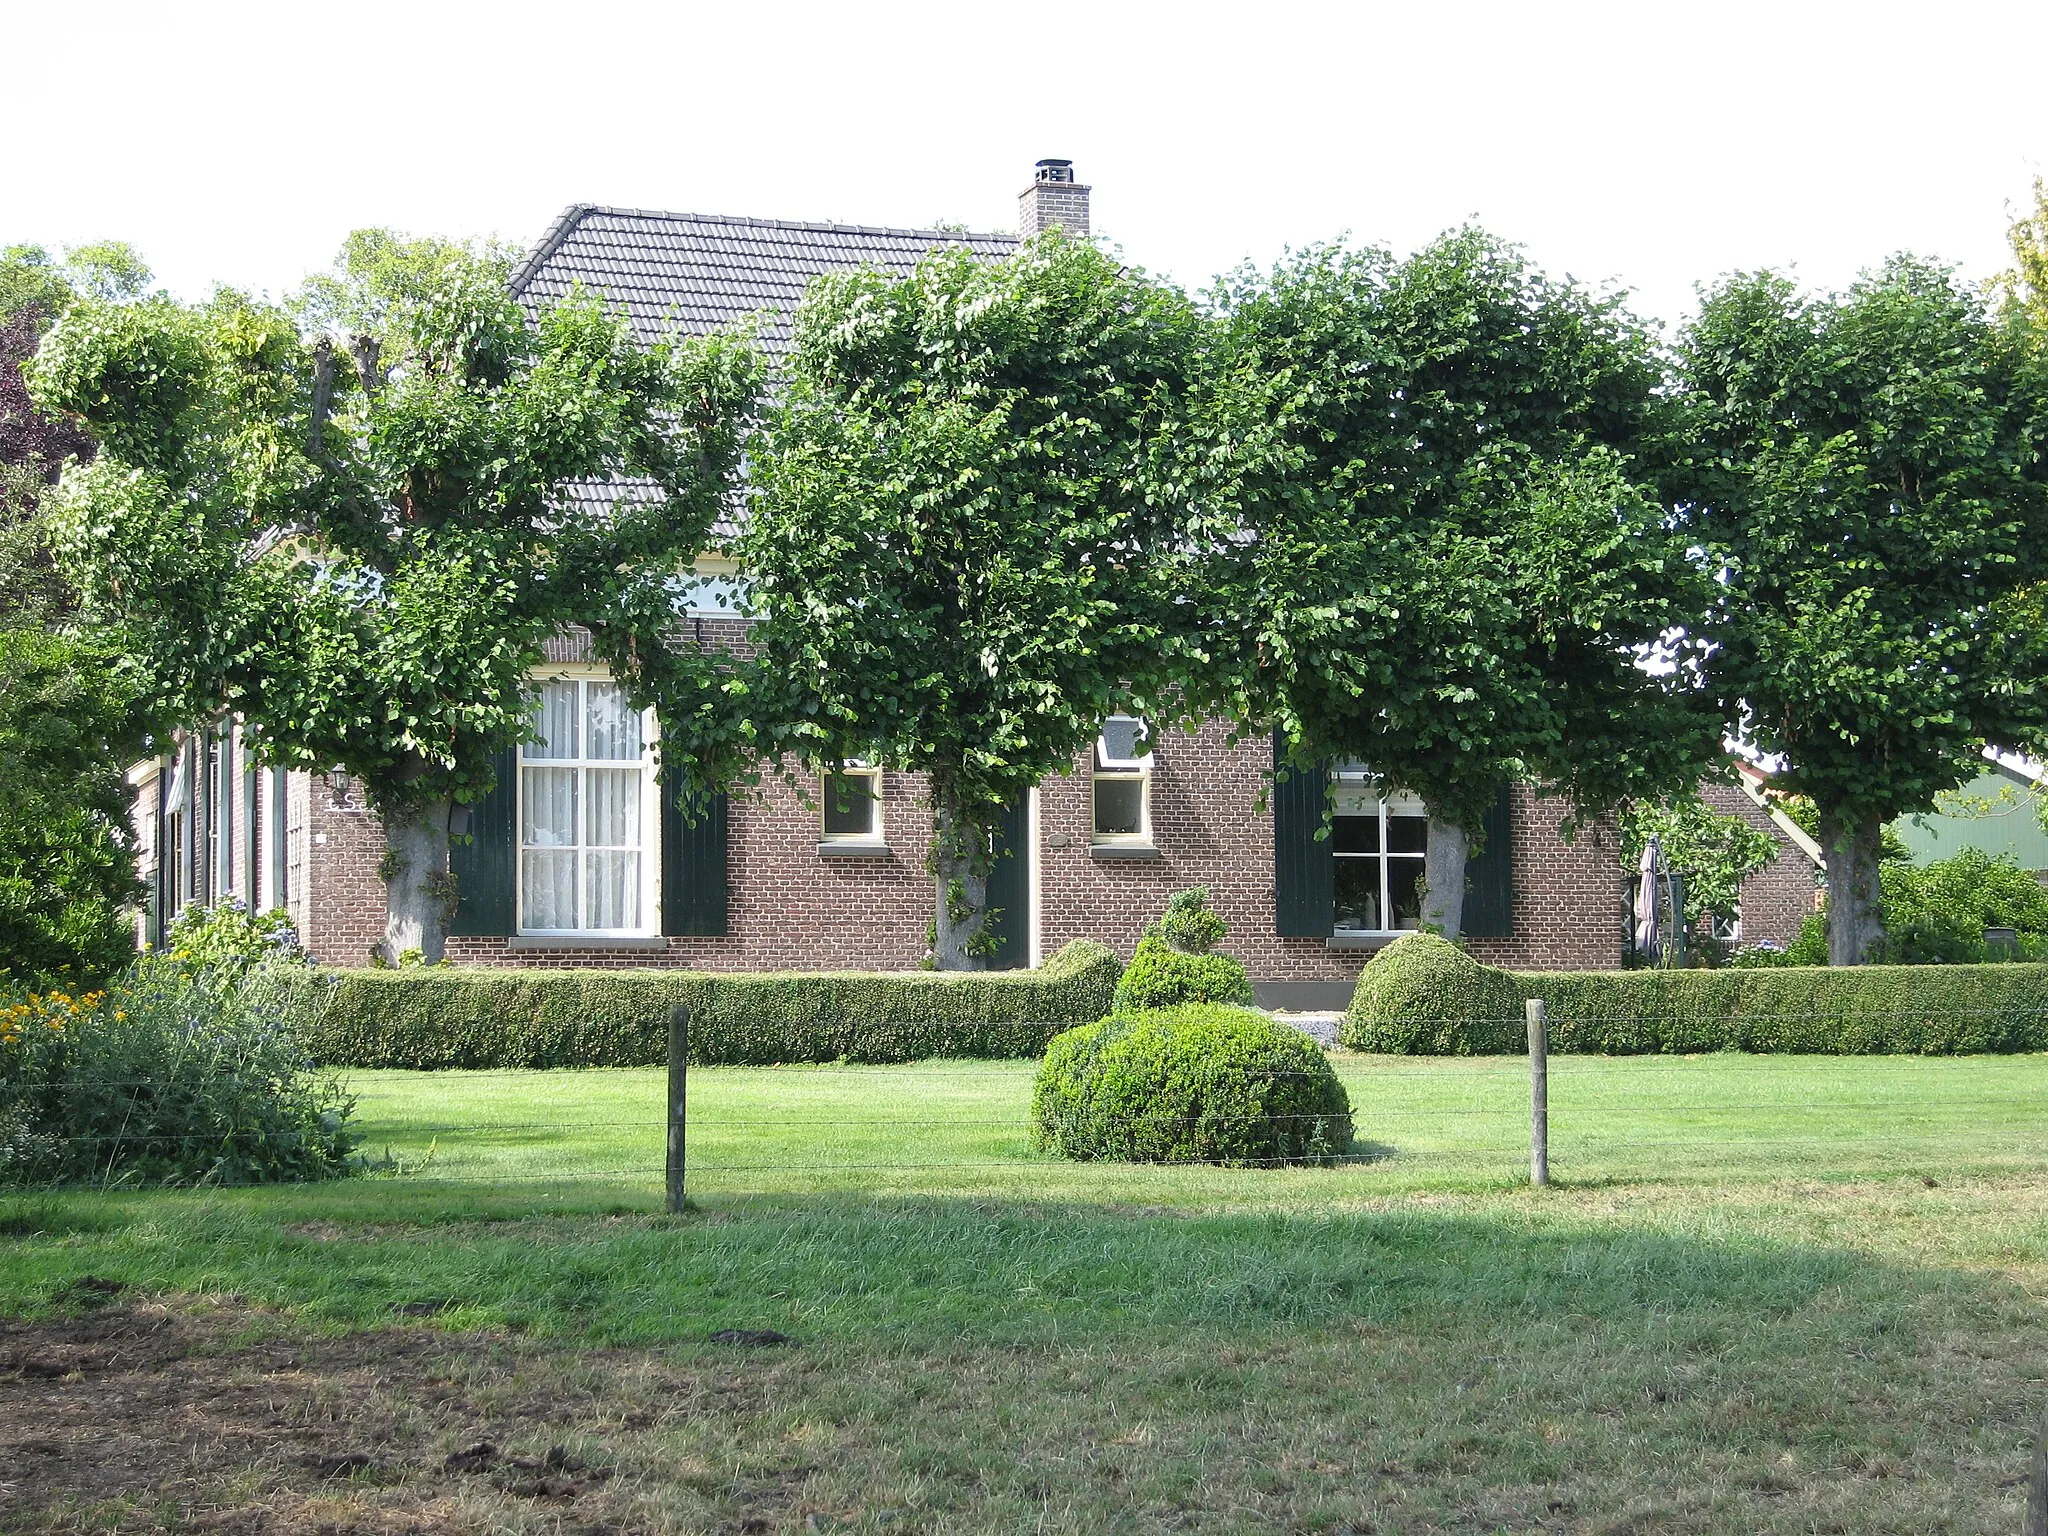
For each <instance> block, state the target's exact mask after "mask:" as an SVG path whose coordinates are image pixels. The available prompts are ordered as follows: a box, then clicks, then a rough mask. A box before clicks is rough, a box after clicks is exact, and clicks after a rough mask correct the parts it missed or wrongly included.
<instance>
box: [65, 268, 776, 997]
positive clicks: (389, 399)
mask: <svg viewBox="0 0 2048 1536" xmlns="http://www.w3.org/2000/svg"><path fill="white" fill-rule="evenodd" d="M362 251H367V252H368V253H369V254H368V256H365V257H363V258H362V259H361V260H358V259H357V256H358V255H360V253H361V252H362ZM401 257H402V258H403V259H400V258H401ZM414 258H417V259H414ZM394 273H395V274H398V276H397V277H393V275H392V274H394ZM400 279H402V280H400ZM337 295H338V297H337ZM352 306H353V307H352ZM308 312H309V313H318V314H321V315H327V316H333V317H336V318H338V319H341V320H361V321H363V322H364V324H365V325H366V326H368V327H369V328H366V329H356V330H352V331H349V332H348V333H347V334H345V335H339V336H337V335H334V334H331V333H321V334H317V335H310V336H309V335H306V334H303V333H302V332H301V330H300V328H299V327H298V325H297V324H296V323H295V322H294V320H293V317H292V316H291V315H290V314H288V313H287V312H285V311H284V310H282V309H279V308H276V307H273V306H270V305H266V304H264V303H261V302H258V301H256V300H253V299H251V298H248V297H247V296H245V295H241V294H237V293H233V292H229V291H222V292H220V293H218V294H216V296H215V297H214V298H213V299H211V300H210V301H208V302H207V303H204V304H201V305H196V306H185V305H180V304H178V303H175V302H173V301H172V300H170V299H168V298H164V297H157V298H152V299H147V300H144V301H142V302H139V303H131V304H125V305H116V304H110V303H106V302H104V301H101V300H98V299H92V298H88V299H84V300H81V301H80V302H79V303H78V304H77V305H75V306H74V307H73V308H72V309H71V311H70V312H69V313H68V314H67V315H66V316H65V318H64V319H63V321H62V322H61V323H60V324H59V325H58V326H57V328H56V329H55V330H54V331H53V332H52V333H51V335H50V336H49V338H48V339H47V340H46V341H45V343H44V345H43V349H42V353H41V356H40V358H39V359H38V361H37V362H36V364H35V365H34V369H33V379H32V383H33V387H34V389H35V392H36V395H37V398H38V400H39V401H40V402H41V403H42V404H43V405H44V407H45V408H46V409H49V410H52V411H57V410H62V411H67V412H72V413H75V414H76V415H77V416H78V417H79V418H80V419H81V420H82V421H83V423H84V424H85V425H86V427H87V428H88V429H90V430H91V432H92V433H93V434H94V435H95V436H96V437H97V438H98V439H99V442H100V445H101V451H100V453H99V455H98V457H97V458H95V459H94V460H93V461H92V462H91V463H88V464H76V465H74V466H73V467H72V468H70V469H69V470H67V471H66V473H65V476H64V480H63V483H62V485H61V487H60V489H59V491H58V493H57V494H56V496H55V498H54V510H55V515H56V520H57V533H58V544H59V549H60V553H61V555H62V557H63V559H64V561H65V565H66V570H67V573H68V574H69V575H70V577H71V578H72V580H73V581H74V582H75V583H76V584H77V586H78V588H79V591H80V594H81V598H82V600H83V603H84V606H85V611H86V613H87V615H88V616H89V618H90V619H91V620H92V622H93V623H94V624H95V625H96V626H97V627H98V629H99V631H100V632H101V633H102V634H103V635H105V636H106V637H107V638H108V639H109V640H110V641H111V642H112V643H114V644H115V645H117V646H118V648H119V651H120V653H121V654H122V656H123V657H124V658H125V660H126V665H127V667H128V669H129V671H130V673H131V675H132V676H133V677H135V678H136V679H137V681H138V683H139V684H140V685H141V686H142V687H143V688H144V689H145V690H146V691H147V693H148V695H149V696H150V697H151V698H152V699H153V700H154V701H156V703H157V704H158V705H160V706H161V707H162V708H163V709H164V710H165V711H166V712H168V713H169V714H171V715H173V716H175V717H177V718H181V719H198V718H201V717H203V716H206V715H210V714H211V713H213V712H216V711H230V712H233V713H235V714H238V715H240V716H242V717H243V718H244V720H245V721H246V722H247V725H248V729H249V733H250V740H251V744H252V746H253V747H254V749H255V751H256V752H257V753H258V754H259V756H260V757H261V758H262V759H263V760H265V761H268V762H271V763H274V764H282V765H286V766H290V767H295V768H308V769H315V770H323V771H324V770H326V769H329V768H332V767H340V768H342V769H345V770H346V771H347V772H348V773H349V774H351V775H352V776H354V777H355V778H357V779H358V780H360V781H361V782H362V783H363V785H364V786H365V789H366V791H367V794H368V798H369V800H370V802H371V804H372V805H373V807H374V808H375V809H376V810H377V811H378V812H379V813H380V815H381V817H382V819H383V822H384V828H385V837H386V842H387V846H388V853H387V856H386V858H385V861H384V874H385V876H386V885H387V896H388V904H389V909H390V913H389V922H388V926H387V935H386V940H385V945H386V949H387V952H388V957H389V958H393V959H395V958H397V957H398V955H399V954H401V953H403V952H405V951H408V950H418V951H420V952H422V953H423V954H424V955H425V956H426V957H427V958H428V959H434V958H438V956H439V953H440V948H441V938H442V934H443V932H444V929H445V924H446V920H447V915H448V911H449V909H450V907H451V906H452V902H453V899H454V895H455V893H454V891H453V887H452V884H451V882H450V877H449V875H448V873H447V849H448V835H449V833H448V820H449V813H450V808H451V804H452V803H453V802H460V801H472V800H475V799H477V798H479V797H480V796H481V795H483V794H484V793H485V792H487V791H488V790H489V789H490V788H491V785H492V771H491V766H490V764H491V759H492V757H493V755H494V754H495V753H497V752H499V751H500V750H502V749H503V748H505V747H508V746H510V745H511V744H513V743H514V742H516V741H518V740H520V739H521V738H522V737H524V736H525V735H526V734H527V733H528V731H529V729H530V725H529V719H530V685H529V683H528V672H529V671H530V670H531V669H532V668H534V667H535V666H537V665H538V664H539V663H540V662H541V660H542V659H543V652H542V643H543V641H544V640H546V639H547V638H548V637H549V636H550V635H553V634H555V633H557V632H558V631H560V630H561V629H562V628H563V627H564V626H566V625H569V624H572V623H577V622H584V621H591V622H599V623H601V622H602V621H604V620H606V619H608V618H611V617H613V616H615V610H616V609H617V607H618V604H619V600H620V595H621V593H622V592H623V591H625V590H626V589H628V588H629V587H631V586H633V585H634V584H635V583H641V582H644V581H646V580H647V579H649V573H650V572H652V573H653V579H655V580H657V581H659V580H665V579H667V578H668V577H669V576H670V575H671V574H672V573H673V572H674V571H675V569H676V568H677V566H678V563H679V562H680V561H682V560H685V559H687V558H688V557H689V556H691V555H693V554H695V553H696V552H697V551H698V550H699V549H701V548H702V547H703V543H704V540H705V539H706V537H707V535H708V532H709V529H710V527H711V524H712V523H713V521H714V520H715V519H716V517H717V516H718V515H719V513H720V511H721V510H722V509H723V508H724V507H725V505H726V504H727V500H728V498H729V495H730V493H731V490H732V485H733V479H734V475H735V473H736V469H737V464H738V459H739V452H740V423H741V422H742V421H743V420H744V419H745V416H746V413H747V411H748V409H749V407H750V403H751V400H752V395H753V390H754V381H755V367H754V364H753V354H752V351H751V349H750V347H749V346H748V344H747V343H746V342H745V341H743V340H741V339H737V338H734V337H731V336H724V335H720V336H713V337H706V338H695V339H690V340H681V341H673V342H671V341H664V342H661V343H658V344H656V345H654V346H651V347H648V346H642V345H638V344H636V343H635V342H634V340H633V339H632V337H631V335H630V333H629V331H628V328H627V326H626V323H625V321H624V319H623V317H621V316H620V315H618V314H616V313H614V312H612V311H610V310H608V309H607V308H605V306H603V305H602V304H600V303H599V302H598V301H596V300H595V299H593V298H590V297H588V296H583V295H572V296H571V297H569V298H568V299H566V300H564V301H563V302H561V303H558V304H555V305H553V306H551V307H548V308H545V309H542V310H540V311H539V312H538V313H535V314H532V315H529V314H527V313H526V312H525V311H523V310H522V308H521V306H520V305H519V303H518V302H517V301H516V300H515V299H514V298H513V297H512V295H511V294H510V292H509V291H508V288H507V285H506V271H505V267H504V265H503V263H502V262H501V261H498V260H495V259H492V258H491V257H489V256H488V255H485V256H477V255H475V254H472V253H469V252H466V251H463V250H460V249H456V248H451V247H447V246H445V245H444V246H434V247H430V248H428V249H426V250H424V251H419V250H414V251H411V252H407V251H397V252H394V249H393V247H392V244H391V242H389V241H383V240H361V239H358V240H357V241H354V242H352V244H351V247H350V249H349V251H346V252H344V260H343V263H342V269H341V271H340V273H339V274H338V275H337V277H336V279H335V280H334V283H333V285H332V288H331V291H330V292H329V294H328V296H327V297H324V298H322V299H320V300H319V302H318V303H317V304H316V305H314V306H313V307H312V309H310V310H309V311H308ZM583 481H596V482H604V483H616V484H621V485H624V486H626V487H627V488H628V493H627V494H625V495H623V496H622V497H620V498H619V499H618V500H617V501H615V502H614V503H613V504H612V506H611V508H610V510H609V511H608V512H607V513H606V514H605V515H602V516H597V517H591V516H587V515H582V514H580V513H579V512H578V511H577V510H576V508H575V507H574V506H573V504H572V501H571V498H570V495H569V491H568V488H569V486H570V485H571V484H572V483H574V482H583Z"/></svg>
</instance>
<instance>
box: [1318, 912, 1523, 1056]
mask: <svg viewBox="0 0 2048 1536" xmlns="http://www.w3.org/2000/svg"><path fill="white" fill-rule="evenodd" d="M1340 1038H1341V1039H1342V1040H1343V1042H1344V1043H1345V1044H1346V1045H1348V1046H1350V1047H1351V1048H1352V1049H1353V1050H1358V1051H1386V1052H1389V1053H1396V1054H1402V1055H1417V1056H1496V1055H1501V1054H1504V1053H1507V1052H1511V1051H1519V1050H1523V1049H1525V1048H1526V1047H1527V1045H1528V1040H1529V1036H1528V1027H1527V1025H1526V1024H1525V1023H1524V1022H1523V1015H1522V988H1521V985H1520V983H1518V982H1517V981H1516V980H1515V978H1514V977H1513V976H1511V975H1509V974H1508V973H1507V972H1506V971H1502V970H1496V969H1495V968H1494V967H1492V966H1490V965H1481V964H1480V963H1479V962H1478V961H1477V960H1474V959H1473V958H1472V957H1471V956H1470V955H1468V954H1466V953H1465V951H1463V950H1462V949H1460V948H1458V946H1457V945H1455V944H1452V943H1450V942H1448V941H1447V940H1445V939H1442V938H1439V937H1438V936H1437V935H1435V934H1433V933H1411V934H1408V935H1406V936H1405V937H1402V938H1398V939H1396V940H1395V941H1394V942H1393V943H1391V944H1389V945H1388V946H1387V947H1386V948H1385V949H1383V950H1381V951H1380V952H1379V953H1378V954H1377V955H1375V956H1373V958H1372V959H1371V960H1370V961H1369V962H1367V964H1366V967H1365V969H1364V970H1363V971H1361V972H1359V975H1358V989H1357V990H1356V991H1355V992H1353V993H1352V994H1351V1011H1350V1012H1349V1013H1347V1014H1346V1015H1345V1016H1344V1027H1343V1030H1342V1031H1341V1034H1340Z"/></svg>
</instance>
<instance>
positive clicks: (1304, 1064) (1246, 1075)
mask: <svg viewBox="0 0 2048 1536" xmlns="http://www.w3.org/2000/svg"><path fill="white" fill-rule="evenodd" d="M1031 1113H1032V1121H1033V1126H1034V1135H1035V1139H1036V1141H1037V1143H1038V1145H1039V1146H1040V1147H1041V1148H1043V1149H1046V1150H1050V1151H1056V1152H1059V1153H1061V1154H1062V1155H1063V1156H1066V1157H1072V1158H1077V1159H1082V1160H1098V1159H1102V1160H1114V1161H1119V1162H1133V1163H1225V1164H1229V1165H1232V1166H1240V1167H1241V1166H1257V1165H1268V1166H1270V1165H1277V1164H1281V1163H1298V1162H1321V1161H1328V1160H1329V1159H1331V1158H1333V1157H1337V1156H1341V1155H1342V1154H1343V1153H1344V1152H1346V1151H1347V1150H1349V1148H1350V1145H1351V1101H1350V1099H1349V1098H1348V1096H1347V1095H1346V1094H1345V1092H1344V1085H1343V1084H1342V1083H1340V1082H1339V1081H1338V1080H1337V1074H1336V1073H1335V1072H1333V1071H1332V1070H1331V1069H1330V1063H1329V1061H1328V1059H1327V1058H1326V1057H1325V1056H1324V1055H1323V1053H1322V1051H1321V1050H1319V1049H1318V1048H1317V1046H1316V1044H1315V1042H1314V1041H1312V1040H1310V1039H1309V1038H1308V1036H1306V1035H1304V1034H1302V1033H1301V1032H1300V1031H1299V1030H1296V1029H1290V1028H1289V1027H1288V1026H1287V1025H1285V1024H1276V1023H1275V1022H1274V1021H1273V1020H1271V1019H1269V1018H1267V1017H1266V1016H1265V1015H1264V1014H1261V1013H1255V1012H1253V1011H1252V1010H1251V1009H1248V1008H1231V1007H1226V1006H1223V1005H1220V1004H1214V1003H1204V1004H1196V1005H1194V1006H1191V1007H1184V1008H1169V1009H1163V1010H1158V1011H1152V1012H1141V1013H1121V1014H1115V1015H1112V1016H1111V1017H1109V1018H1106V1019H1102V1020H1100V1021H1098V1022H1096V1023H1094V1024H1086V1025H1083V1026H1082V1027H1081V1028H1079V1029H1072V1030H1068V1031H1067V1032H1066V1033H1065V1034H1063V1035H1060V1036H1059V1037H1058V1038H1057V1039H1055V1040H1053V1041H1052V1043H1051V1044H1050V1045H1048V1046H1047V1047H1046V1052H1045V1059H1044V1061H1043V1062H1042V1063H1041V1064H1040V1066H1039V1069H1038V1080H1037V1084H1036V1086H1035V1087H1034V1089H1033V1092H1032V1098H1031Z"/></svg>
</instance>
